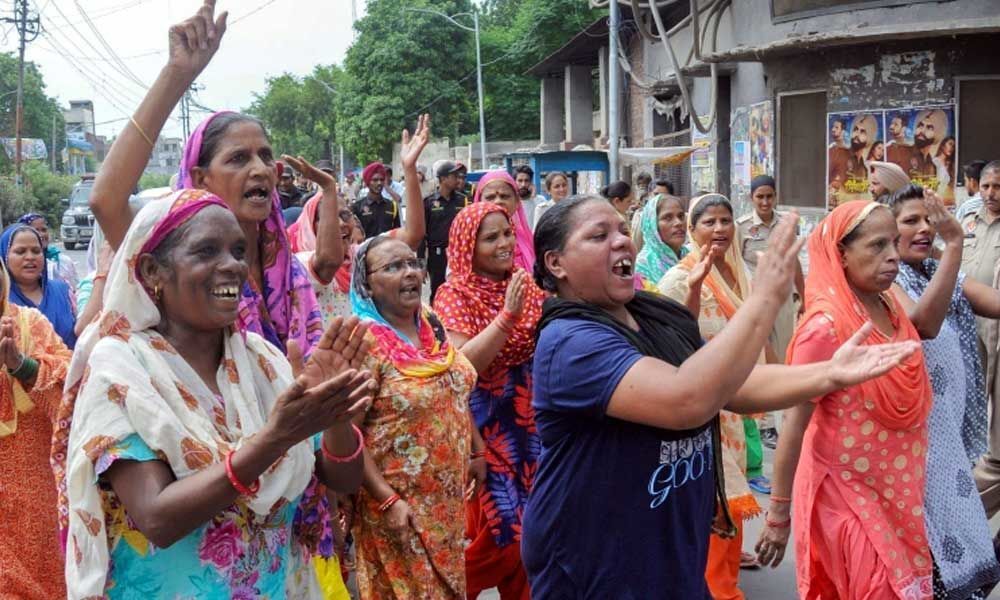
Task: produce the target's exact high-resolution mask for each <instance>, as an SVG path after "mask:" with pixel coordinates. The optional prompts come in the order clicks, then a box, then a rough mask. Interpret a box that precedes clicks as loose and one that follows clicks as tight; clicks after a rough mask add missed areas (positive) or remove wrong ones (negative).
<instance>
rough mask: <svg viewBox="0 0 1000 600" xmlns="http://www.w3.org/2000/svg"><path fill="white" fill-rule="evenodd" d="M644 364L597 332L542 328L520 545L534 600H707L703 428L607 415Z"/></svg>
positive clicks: (710, 497) (574, 322) (709, 455)
mask: <svg viewBox="0 0 1000 600" xmlns="http://www.w3.org/2000/svg"><path fill="white" fill-rule="evenodd" d="M642 357H643V355H642V354H640V353H639V352H638V351H637V350H636V349H635V348H634V347H633V346H632V345H631V344H630V343H629V342H628V341H627V340H626V339H625V338H624V337H622V336H621V335H620V334H618V333H617V332H615V331H614V330H613V329H611V328H610V327H607V326H605V325H602V324H599V323H594V322H591V321H586V320H582V319H558V320H556V321H554V322H552V323H551V324H549V325H548V326H547V327H545V329H543V330H542V333H541V335H540V337H539V340H538V346H537V349H536V350H535V362H534V375H535V380H534V399H533V404H534V408H535V421H536V423H537V426H538V431H539V435H540V436H541V440H542V452H541V456H540V457H539V467H538V474H537V475H536V477H535V483H534V488H533V490H532V492H531V496H530V498H529V500H528V506H527V509H526V510H525V514H524V521H523V534H522V542H521V553H522V558H523V561H524V566H525V568H526V570H527V572H528V578H529V580H530V583H531V596H532V598H534V599H535V600H551V599H554V598H559V599H561V598H567V599H568V598H615V599H618V600H628V599H636V600H647V599H649V598H684V599H685V600H688V599H690V600H704V599H708V598H710V596H709V592H708V587H707V585H706V583H705V564H706V560H707V556H708V538H709V535H710V533H711V524H712V518H713V517H714V515H715V477H714V474H713V473H714V471H713V464H714V463H713V452H712V433H711V428H710V427H709V426H707V425H706V426H704V427H702V428H699V429H697V430H694V431H686V432H677V431H668V430H664V429H657V428H655V427H648V426H644V425H639V424H636V423H629V422H626V421H621V420H618V419H615V418H612V417H608V416H606V414H605V412H606V410H607V406H608V402H609V401H610V400H611V396H612V394H613V393H614V391H615V388H616V387H617V386H618V383H619V382H620V381H621V379H622V377H624V376H625V373H626V372H628V370H629V369H630V368H631V367H632V365H634V364H635V363H636V362H638V360H639V359H640V358H642Z"/></svg>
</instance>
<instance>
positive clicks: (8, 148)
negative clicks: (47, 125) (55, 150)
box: [0, 137, 49, 160]
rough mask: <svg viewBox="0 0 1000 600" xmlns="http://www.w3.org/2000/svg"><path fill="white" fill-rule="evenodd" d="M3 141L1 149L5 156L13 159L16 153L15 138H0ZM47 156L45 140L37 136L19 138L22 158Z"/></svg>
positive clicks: (34, 158)
mask: <svg viewBox="0 0 1000 600" xmlns="http://www.w3.org/2000/svg"><path fill="white" fill-rule="evenodd" d="M0 143H3V150H4V152H6V153H7V156H8V157H9V158H10V159H11V160H14V156H15V155H16V154H17V138H8V137H5V138H0ZM48 158H49V151H48V149H47V148H46V147H45V140H42V139H38V138H21V159H22V160H46V159H48Z"/></svg>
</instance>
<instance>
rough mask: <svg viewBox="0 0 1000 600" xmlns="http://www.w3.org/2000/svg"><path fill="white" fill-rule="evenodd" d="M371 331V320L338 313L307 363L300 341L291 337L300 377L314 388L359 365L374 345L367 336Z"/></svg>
mask: <svg viewBox="0 0 1000 600" xmlns="http://www.w3.org/2000/svg"><path fill="white" fill-rule="evenodd" d="M367 331H368V324H367V323H361V322H360V321H359V320H358V318H357V317H355V316H351V317H348V318H347V319H345V318H344V317H336V318H335V319H333V321H331V322H330V326H329V327H327V329H326V331H324V332H323V337H322V338H320V340H319V343H318V344H317V345H316V348H315V349H314V350H313V353H312V355H311V356H310V357H309V360H308V361H307V362H305V363H304V364H303V360H302V351H301V349H300V348H299V346H298V344H297V343H295V341H294V340H292V341H289V343H288V362H290V363H291V365H292V374H293V375H294V376H295V379H296V381H299V382H301V383H302V384H303V385H304V386H306V387H309V388H312V387H315V386H317V385H320V384H321V383H323V382H324V381H327V380H329V379H331V378H333V377H336V376H338V375H340V374H341V373H343V372H344V371H346V370H348V369H359V368H360V367H361V362H362V361H363V360H364V357H365V356H366V355H367V354H368V348H369V346H370V342H369V341H368V340H367V339H366V336H365V333H366V332H367Z"/></svg>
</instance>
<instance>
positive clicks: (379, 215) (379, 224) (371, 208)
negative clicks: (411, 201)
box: [351, 195, 401, 238]
mask: <svg viewBox="0 0 1000 600" xmlns="http://www.w3.org/2000/svg"><path fill="white" fill-rule="evenodd" d="M351 212H353V213H354V215H355V216H356V217H358V220H359V221H361V228H362V229H364V230H365V237H366V238H370V237H375V236H376V235H380V234H383V233H385V232H387V231H392V230H393V229H398V228H399V227H400V226H401V225H400V222H399V205H398V204H397V203H396V201H395V200H389V199H386V198H383V197H382V196H381V195H380V196H378V197H377V198H374V199H373V198H372V197H371V195H367V196H365V197H364V198H362V199H360V200H358V201H357V202H355V203H354V204H352V205H351Z"/></svg>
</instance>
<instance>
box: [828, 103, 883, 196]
mask: <svg viewBox="0 0 1000 600" xmlns="http://www.w3.org/2000/svg"><path fill="white" fill-rule="evenodd" d="M826 126H827V127H826V147H827V163H826V165H827V178H826V185H827V190H828V192H827V209H829V210H833V209H834V208H836V207H837V206H838V205H840V204H843V203H844V202H850V201H851V200H870V199H871V194H870V193H869V192H868V168H869V167H868V163H870V162H871V161H882V160H885V135H884V131H885V123H884V120H883V113H882V111H880V110H879V111H859V112H843V113H830V114H829V115H827V120H826Z"/></svg>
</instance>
